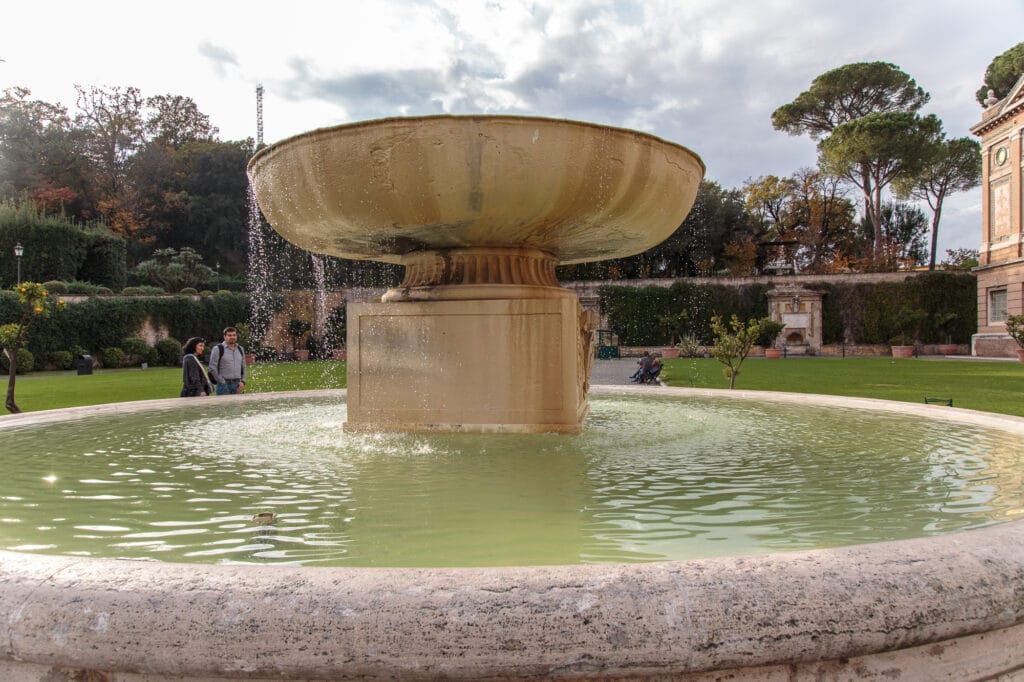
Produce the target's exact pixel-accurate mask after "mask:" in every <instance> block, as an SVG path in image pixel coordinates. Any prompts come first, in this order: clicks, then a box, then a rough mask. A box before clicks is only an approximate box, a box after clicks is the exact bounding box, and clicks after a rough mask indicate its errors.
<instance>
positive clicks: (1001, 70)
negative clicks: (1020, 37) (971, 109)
mask: <svg viewBox="0 0 1024 682" xmlns="http://www.w3.org/2000/svg"><path fill="white" fill-rule="evenodd" d="M1021 75H1024V43H1017V44H1016V45H1014V46H1013V47H1011V48H1010V49H1009V50H1007V51H1006V52H1004V53H1002V54H1001V55H999V56H998V57H996V58H995V59H993V60H992V63H990V64H989V65H988V68H987V69H986V70H985V82H984V84H983V85H982V86H981V87H980V88H978V92H977V93H976V94H975V97H977V98H978V104H981V105H982V106H985V100H987V99H988V91H989V90H991V91H992V95H993V96H994V97H995V98H996V99H997V100H999V99H1003V98H1004V97H1006V96H1007V95H1009V94H1010V89H1011V88H1013V86H1014V85H1016V83H1017V81H1018V80H1019V79H1020V77H1021Z"/></svg>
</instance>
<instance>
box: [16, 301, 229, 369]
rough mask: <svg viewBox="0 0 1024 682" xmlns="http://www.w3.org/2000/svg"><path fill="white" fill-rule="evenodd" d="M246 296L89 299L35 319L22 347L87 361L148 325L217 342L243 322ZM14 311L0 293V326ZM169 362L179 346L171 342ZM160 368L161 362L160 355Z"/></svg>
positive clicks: (178, 336) (40, 354)
mask: <svg viewBox="0 0 1024 682" xmlns="http://www.w3.org/2000/svg"><path fill="white" fill-rule="evenodd" d="M248 306H249V296H248V295H247V294H236V293H228V294H223V295H219V296H208V297H203V298H198V299H193V298H192V297H190V296H133V297H94V298H90V299H88V300H86V301H82V302H80V303H73V304H70V305H68V306H67V308H66V309H65V310H61V311H56V312H55V313H53V314H52V315H51V316H49V317H45V318H36V319H35V320H33V322H32V326H31V327H30V328H29V331H28V335H27V337H26V341H25V347H26V348H27V349H28V350H30V351H32V352H33V353H34V354H35V355H36V356H37V357H49V355H50V354H51V353H54V352H56V351H62V350H68V349H74V348H75V347H80V348H83V349H85V350H87V351H88V352H90V353H91V354H93V355H96V354H97V351H99V350H101V349H105V348H121V346H122V344H123V343H124V341H125V339H128V338H130V337H133V336H135V335H136V334H138V333H139V329H140V328H141V327H142V324H143V322H145V321H146V320H147V319H151V320H152V322H153V324H155V325H157V326H165V327H167V329H168V331H169V333H170V336H171V337H173V338H174V339H187V338H189V337H191V336H202V337H205V338H207V339H219V338H220V336H221V331H222V330H223V329H224V327H228V326H231V325H233V324H235V322H237V321H238V320H246V319H248V317H249V316H248ZM19 313H20V308H19V306H18V301H17V297H16V295H15V294H14V292H13V291H5V292H0V324H6V323H8V322H15V321H17V319H18V315H19ZM174 346H175V349H176V350H175V351H174V359H173V361H171V363H170V364H174V363H175V362H177V356H178V355H179V354H180V353H181V343H180V342H179V341H176V340H175V341H174ZM161 357H162V360H161V361H162V362H163V361H164V360H165V359H166V358H165V357H164V352H163V351H161Z"/></svg>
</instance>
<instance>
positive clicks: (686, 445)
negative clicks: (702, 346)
mask: <svg viewBox="0 0 1024 682" xmlns="http://www.w3.org/2000/svg"><path fill="white" fill-rule="evenodd" d="M187 405H188V408H187V411H186V409H176V410H152V411H148V412H132V413H128V414H125V415H123V416H115V417H109V418H91V419H83V420H74V421H67V422H60V423H50V424H45V425H38V426H31V427H16V428H10V427H8V428H4V429H2V430H0V442H2V448H3V461H4V476H3V477H2V480H0V547H2V548H4V549H10V550H17V551H31V552H39V553H53V554H71V555H84V556H105V557H122V558H133V559H149V560H159V561H186V562H202V563H239V562H242V563H257V564H306V565H318V566H500V565H539V564H572V563H592V562H622V561H629V562H636V561H657V560H665V559H689V558H703V557H711V556H721V555H738V554H751V553H763V552H775V551H784V550H796V549H810V548H822V547H834V546H839V545H849V544H857V543H863V542H876V541H881V540H892V539H901V538H910V537H919V536H925V535H932V534H937V533H946V532H950V531H954V530H958V529H967V528H974V527H979V526H984V525H988V524H991V523H997V522H1002V521H1007V520H1012V519H1015V518H1020V515H1021V514H1022V513H1024V451H1022V446H1021V444H1020V443H1019V442H1018V440H1019V439H1018V437H1016V436H1014V435H1012V434H1008V433H1005V432H1001V431H998V430H991V429H985V428H981V427H976V426H969V425H956V424H949V423H945V422H935V421H931V420H926V419H920V418H907V417H898V416H891V415H887V414H882V413H866V412H862V411H854V410H840V409H834V408H819V407H810V406H802V407H799V408H797V407H794V406H792V405H788V406H787V405H779V404H772V403H767V402H747V401H733V400H727V399H695V398H657V399H652V398H650V397H644V398H643V399H640V398H628V397H625V398H623V397H614V398H613V397H592V401H591V405H592V407H591V414H590V416H589V418H588V421H587V426H586V430H585V432H584V434H583V435H581V436H553V435H491V436H480V435H463V434H460V435H396V434H379V435H354V434H345V433H343V432H342V429H341V425H342V423H343V422H344V421H345V404H344V401H343V400H339V399H337V398H329V399H327V398H325V399H315V400H309V399H304V400H299V399H287V398H283V399H275V400H267V401H255V402H242V401H233V400H230V399H216V400H215V399H210V400H197V401H190V402H189V403H188V404H187ZM260 512H272V513H274V514H276V520H275V521H274V522H272V523H271V524H269V525H261V524H258V523H255V522H254V521H253V516H254V515H255V514H258V513H260Z"/></svg>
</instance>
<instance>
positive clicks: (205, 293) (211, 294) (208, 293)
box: [199, 289, 213, 296]
mask: <svg viewBox="0 0 1024 682" xmlns="http://www.w3.org/2000/svg"><path fill="white" fill-rule="evenodd" d="M199 295H200V296H213V292H212V291H210V290H209V289H203V290H202V291H200V292H199Z"/></svg>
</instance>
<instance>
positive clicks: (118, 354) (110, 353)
mask: <svg viewBox="0 0 1024 682" xmlns="http://www.w3.org/2000/svg"><path fill="white" fill-rule="evenodd" d="M100 356H101V357H102V358H103V366H104V367H109V368H110V369H116V368H118V367H124V360H125V358H124V351H123V350H121V349H120V348H104V349H103V350H102V351H101V352H100Z"/></svg>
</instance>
